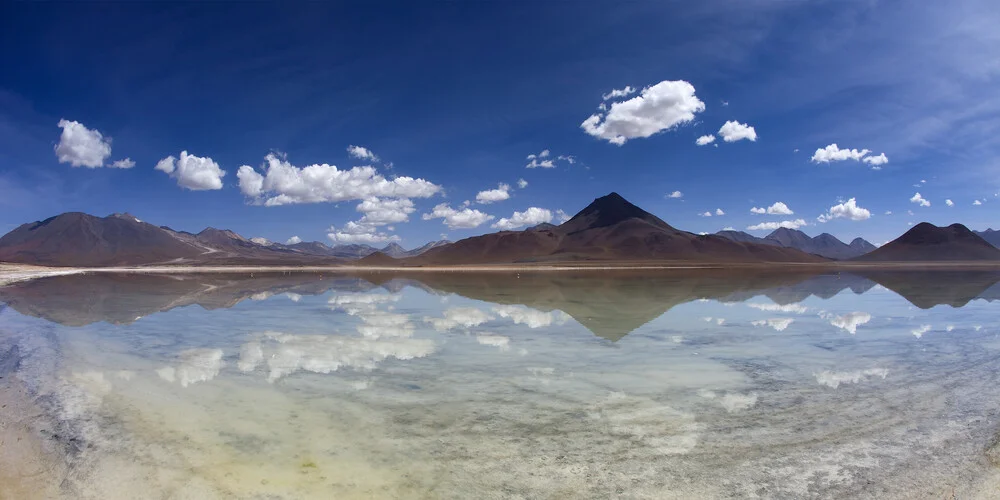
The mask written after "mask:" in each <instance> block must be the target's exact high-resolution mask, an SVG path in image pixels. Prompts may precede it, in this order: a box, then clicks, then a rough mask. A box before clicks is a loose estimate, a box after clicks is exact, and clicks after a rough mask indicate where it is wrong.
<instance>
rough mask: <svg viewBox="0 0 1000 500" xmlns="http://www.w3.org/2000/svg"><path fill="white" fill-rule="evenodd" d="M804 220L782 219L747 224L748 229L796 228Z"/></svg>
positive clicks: (804, 222) (800, 225)
mask: <svg viewBox="0 0 1000 500" xmlns="http://www.w3.org/2000/svg"><path fill="white" fill-rule="evenodd" d="M805 225H807V224H806V221H805V220H803V219H795V220H783V221H781V222H761V223H760V224H754V225H752V226H747V230H748V231H774V230H775V229H779V228H785V229H798V228H800V227H802V226H805Z"/></svg>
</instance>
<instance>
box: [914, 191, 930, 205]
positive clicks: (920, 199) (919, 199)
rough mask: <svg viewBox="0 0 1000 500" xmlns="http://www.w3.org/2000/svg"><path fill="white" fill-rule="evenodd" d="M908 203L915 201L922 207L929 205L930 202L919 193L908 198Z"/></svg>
mask: <svg viewBox="0 0 1000 500" xmlns="http://www.w3.org/2000/svg"><path fill="white" fill-rule="evenodd" d="M910 203H916V204H917V205H920V206H922V207H929V206H931V202H929V201H927V200H925V199H924V197H923V196H920V193H917V194H914V195H913V197H912V198H910Z"/></svg>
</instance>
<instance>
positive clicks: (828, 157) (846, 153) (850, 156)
mask: <svg viewBox="0 0 1000 500" xmlns="http://www.w3.org/2000/svg"><path fill="white" fill-rule="evenodd" d="M870 152H871V151H870V150H868V149H862V150H860V151H858V150H857V149H840V148H839V147H837V144H836V143H834V144H830V145H829V146H827V147H825V148H822V149H817V150H816V152H815V153H814V154H813V156H812V161H814V162H816V163H830V162H831V161H844V160H854V161H859V160H861V158H862V157H864V156H865V155H866V154H868V153H870Z"/></svg>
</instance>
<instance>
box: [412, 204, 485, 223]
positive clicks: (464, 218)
mask: <svg viewBox="0 0 1000 500" xmlns="http://www.w3.org/2000/svg"><path fill="white" fill-rule="evenodd" d="M423 219H424V220H431V219H444V220H443V221H442V222H443V223H444V224H445V225H446V226H448V228H449V229H472V228H474V227H479V226H480V225H482V224H483V223H484V222H486V221H488V220H492V219H494V217H493V216H492V215H489V214H486V213H483V212H480V211H479V210H473V209H471V208H468V207H466V208H463V209H461V210H455V209H454V208H451V207H450V206H448V204H447V203H441V204H439V205H437V206H435V207H434V210H433V211H431V213H429V214H424V215H423Z"/></svg>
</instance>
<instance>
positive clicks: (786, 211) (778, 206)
mask: <svg viewBox="0 0 1000 500" xmlns="http://www.w3.org/2000/svg"><path fill="white" fill-rule="evenodd" d="M750 213H754V214H759V215H764V214H768V215H792V214H794V213H795V212H793V211H792V209H790V208H788V205H785V204H784V203H783V202H780V201H776V202H774V205H771V206H769V207H767V208H763V207H753V208H751V209H750Z"/></svg>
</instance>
